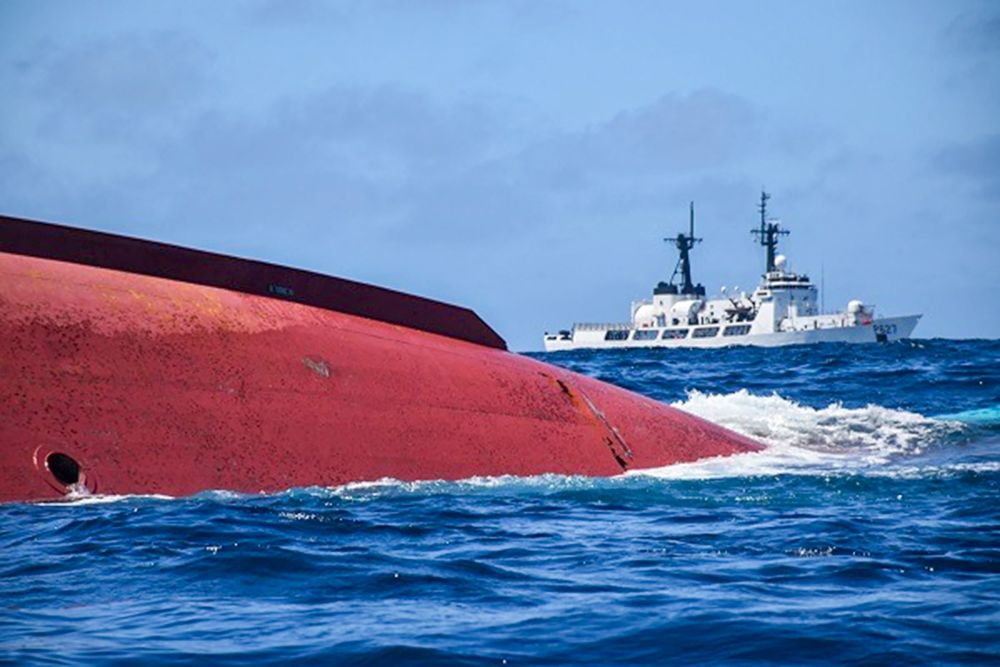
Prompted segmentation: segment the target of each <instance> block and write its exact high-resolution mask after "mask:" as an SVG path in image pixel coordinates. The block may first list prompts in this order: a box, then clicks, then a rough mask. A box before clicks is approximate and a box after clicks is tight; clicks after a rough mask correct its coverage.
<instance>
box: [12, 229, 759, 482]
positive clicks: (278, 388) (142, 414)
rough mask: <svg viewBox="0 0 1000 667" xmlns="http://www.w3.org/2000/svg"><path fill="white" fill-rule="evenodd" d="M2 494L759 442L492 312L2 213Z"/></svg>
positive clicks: (616, 470) (527, 470)
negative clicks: (542, 351) (585, 372)
mask: <svg viewBox="0 0 1000 667" xmlns="http://www.w3.org/2000/svg"><path fill="white" fill-rule="evenodd" d="M0 280H2V284H3V290H2V291H0V465H2V468H3V470H4V475H3V476H2V478H0V501H13V500H45V499H56V498H62V497H64V496H66V495H67V494H77V495H80V494H93V493H100V494H153V493H156V494H167V495H185V494H191V493H195V492H198V491H202V490H206V489H229V490H235V491H246V492H262V491H279V490H283V489H287V488H290V487H297V486H311V485H326V486H331V485H339V484H344V483H347V482H354V481H364V480H377V479H381V478H386V477H390V478H395V479H399V480H422V479H461V478H466V477H472V476H493V475H537V474H542V473H560V474H574V475H592V476H611V475H617V474H621V473H623V472H625V471H628V470H635V469H642V468H653V467H660V466H664V465H669V464H672V463H678V462H684V461H693V460H697V459H700V458H704V457H710V456H722V455H729V454H735V453H743V452H753V451H757V450H759V449H761V448H762V446H761V445H760V444H758V443H756V442H754V441H752V440H750V439H748V438H745V437H743V436H740V435H737V434H735V433H732V432H731V431H728V430H726V429H723V428H721V427H719V426H716V425H714V424H711V423H709V422H707V421H704V420H702V419H699V418H697V417H694V416H692V415H689V414H687V413H684V412H681V411H679V410H676V409H674V408H671V407H669V406H667V405H664V404H662V403H659V402H657V401H653V400H650V399H648V398H645V397H642V396H639V395H637V394H633V393H631V392H628V391H626V390H624V389H620V388H618V387H614V386H611V385H608V384H605V383H603V382H599V381H596V380H593V379H591V378H587V377H584V376H581V375H577V374H575V373H572V372H570V371H566V370H563V369H560V368H556V367H553V366H550V365H547V364H544V363H541V362H538V361H536V360H533V359H530V358H528V357H524V356H521V355H516V354H512V353H510V352H508V351H507V350H506V345H505V343H504V341H503V339H502V338H501V337H500V336H499V335H497V333H496V332H495V331H493V329H491V328H490V327H489V326H488V325H486V324H485V323H484V322H483V321H482V320H481V319H480V318H479V317H478V316H477V315H476V314H475V313H474V312H472V311H471V310H468V309H465V308H459V307H456V306H451V305H448V304H444V303H440V302H437V301H432V300H429V299H424V298H421V297H416V296H412V295H409V294H404V293H401V292H395V291H392V290H387V289H383V288H379V287H374V286H371V285H365V284H362V283H357V282H353V281H349V280H343V279H339V278H332V277H329V276H323V275H320V274H316V273H311V272H307V271H300V270H296V269H290V268H286V267H281V266H275V265H273V264H266V263H263V262H256V261H250V260H243V259H237V258H234V257H226V256H222V255H216V254H212V253H206V252H200V251H197V250H190V249H187V248H180V247H176V246H170V245H164V244H160V243H153V242H149V241H141V240H138V239H132V238H126V237H122V236H115V235H111V234H102V233H97V232H90V231H86V230H80V229H74V228H71V227H64V226H59V225H51V224H46V223H39V222H34V221H29V220H23V219H17V218H9V217H0Z"/></svg>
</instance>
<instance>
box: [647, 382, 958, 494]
mask: <svg viewBox="0 0 1000 667" xmlns="http://www.w3.org/2000/svg"><path fill="white" fill-rule="evenodd" d="M674 407H676V408H679V409H681V410H684V411H686V412H689V413H691V414H694V415H698V416H699V417H703V418H705V419H708V420H709V421H712V422H715V423H717V424H719V425H721V426H725V427H726V428H729V429H731V430H733V431H736V432H737V433H742V434H743V435H746V436H749V437H751V438H755V439H757V440H759V441H761V442H763V443H765V444H767V445H768V448H767V449H766V450H765V451H763V452H759V453H755V454H742V455H737V456H729V457H718V458H712V459H705V460H702V461H696V462H694V463H684V464H679V465H673V466H667V467H665V468H656V469H651V470H642V471H638V472H637V474H646V475H654V476H656V477H663V478H669V479H708V478H714V477H731V476H748V475H750V476H752V475H776V474H789V473H791V474H794V473H801V474H817V473H837V472H861V471H864V470H868V469H874V468H876V467H882V466H885V464H887V463H890V462H894V461H897V460H899V459H905V458H908V457H912V456H916V455H919V454H923V453H925V452H927V451H928V450H929V449H930V448H932V447H934V446H935V445H938V444H941V443H943V442H945V441H947V440H948V439H950V438H954V436H956V435H959V434H961V433H963V432H964V431H965V430H966V428H967V427H966V426H965V425H964V424H962V423H961V422H958V421H953V420H948V419H934V418H931V417H925V416H923V415H920V414H917V413H915V412H908V411H906V410H893V409H890V408H885V407H882V406H879V405H867V406H865V407H863V408H846V407H844V406H843V405H842V404H840V403H832V404H830V405H828V406H827V407H825V408H820V409H816V408H811V407H808V406H805V405H800V404H799V403H796V402H795V401H791V400H788V399H786V398H783V397H781V396H779V395H777V394H771V395H769V396H758V395H754V394H751V393H750V392H748V391H746V390H745V389H744V390H740V391H737V392H734V393H731V394H703V393H701V392H698V391H693V392H691V393H690V394H689V395H688V397H687V400H684V401H680V402H677V403H675V404H674Z"/></svg>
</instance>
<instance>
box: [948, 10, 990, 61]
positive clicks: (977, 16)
mask: <svg viewBox="0 0 1000 667" xmlns="http://www.w3.org/2000/svg"><path fill="white" fill-rule="evenodd" d="M943 38H944V41H945V43H946V44H947V45H948V46H949V47H950V48H952V49H954V50H958V51H964V52H966V53H997V52H1000V14H998V13H995V12H992V13H991V12H965V13H962V14H959V15H958V16H956V17H955V19H954V20H952V22H951V23H949V24H948V26H947V27H946V28H945V29H944V32H943Z"/></svg>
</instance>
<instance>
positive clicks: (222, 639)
mask: <svg viewBox="0 0 1000 667" xmlns="http://www.w3.org/2000/svg"><path fill="white" fill-rule="evenodd" d="M532 356H535V357H537V358H540V359H543V360H545V361H548V362H551V363H554V364H558V365H560V366H565V367H567V368H570V369H573V370H576V371H579V372H582V373H585V374H587V375H590V376H594V377H597V378H600V379H602V380H605V381H607V382H611V383H614V384H617V385H621V386H623V387H627V388H629V389H632V390H634V391H637V392H640V393H642V394H646V395H647V396H650V397H652V398H654V399H657V400H660V401H664V402H666V403H670V404H673V405H675V406H677V407H679V408H680V409H682V410H688V411H690V412H693V413H695V414H698V415H702V416H704V417H707V418H708V419H711V420H714V421H716V422H719V423H721V424H723V425H725V426H728V427H729V428H732V429H734V430H736V431H740V432H742V433H745V434H748V435H750V436H753V437H755V438H758V439H760V440H762V441H764V442H766V443H767V444H768V445H769V447H768V449H767V450H766V451H765V452H763V453H759V454H748V455H742V456H737V457H732V458H728V459H715V460H710V461H705V462H700V463H693V464H686V465H680V466H672V467H668V468H662V469H658V470H653V471H648V472H643V473H633V474H628V475H626V476H622V477H618V478H613V479H586V478H580V477H560V476H541V477H533V478H481V479H479V478H477V479H470V480H464V481H460V482H439V481H437V482H436V481H431V482H422V483H400V482H396V481H392V480H383V481H379V482H376V483H367V484H352V485H348V486H343V487H338V488H302V489H291V490H289V491H287V492H284V493H279V494H275V495H239V494H233V493H228V492H224V491H213V492H207V493H203V494H200V495H198V496H195V497H190V498H178V499H170V498H159V497H104V498H102V497H97V498H86V499H82V500H79V501H75V502H66V503H59V504H39V505H25V504H8V505H5V506H0V554H2V558H0V662H5V663H11V664H54V665H184V664H195V663H198V664H212V665H226V664H256V665H272V664H331V665H396V664H431V665H575V664H587V665H616V664H693V663H735V664H768V663H793V664H829V663H838V664H876V665H882V664H906V665H911V664H934V665H937V664H948V663H975V664H982V663H995V664H1000V342H996V341H948V340H926V341H924V340H920V341H912V342H900V343H892V344H886V345H866V346H847V345H821V346H811V347H789V348H783V349H771V350H765V349H736V348H734V349H725V350H651V351H633V352H619V351H614V352H574V353H558V354H551V355H544V354H537V355H532Z"/></svg>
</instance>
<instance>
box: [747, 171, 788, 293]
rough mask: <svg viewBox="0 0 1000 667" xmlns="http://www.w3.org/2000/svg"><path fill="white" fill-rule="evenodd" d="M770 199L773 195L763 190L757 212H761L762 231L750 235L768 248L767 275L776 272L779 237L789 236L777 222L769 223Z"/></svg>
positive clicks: (752, 232)
mask: <svg viewBox="0 0 1000 667" xmlns="http://www.w3.org/2000/svg"><path fill="white" fill-rule="evenodd" d="M770 198H771V195H769V194H767V193H766V192H764V190H763V189H761V191H760V204H758V205H757V210H758V211H760V229H751V230H750V233H751V234H753V235H754V236H756V237H757V240H758V241H759V242H760V244H761V245H762V246H764V247H765V248H767V270H766V271H765V273H771V272H772V271H774V254H775V251H776V250H777V249H778V237H779V236H788V230H787V229H782V228H781V225H779V224H778V222H777V221H771V222H768V220H767V200H768V199H770Z"/></svg>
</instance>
